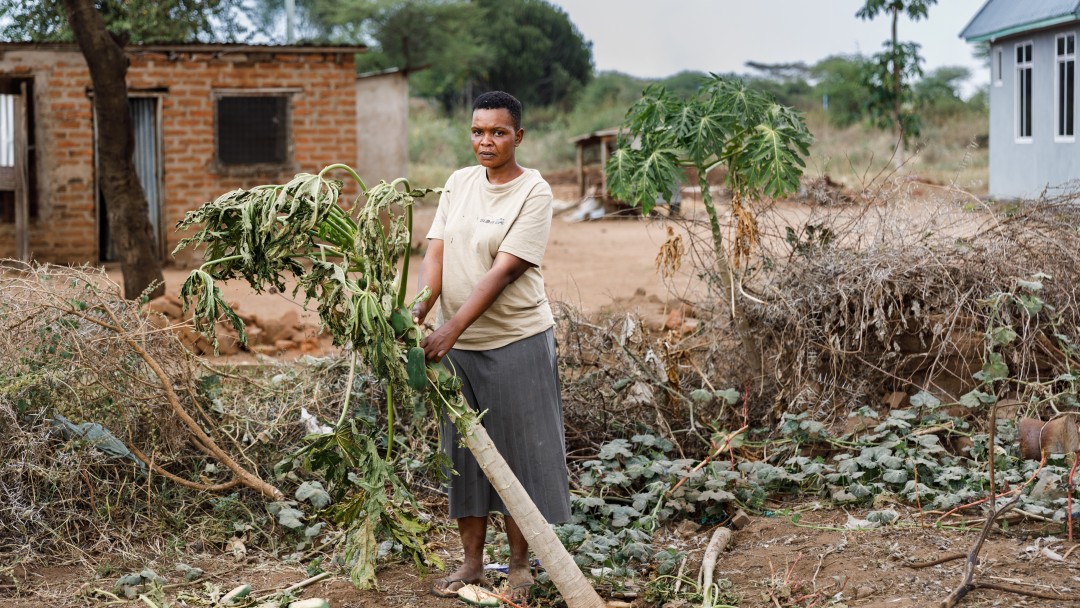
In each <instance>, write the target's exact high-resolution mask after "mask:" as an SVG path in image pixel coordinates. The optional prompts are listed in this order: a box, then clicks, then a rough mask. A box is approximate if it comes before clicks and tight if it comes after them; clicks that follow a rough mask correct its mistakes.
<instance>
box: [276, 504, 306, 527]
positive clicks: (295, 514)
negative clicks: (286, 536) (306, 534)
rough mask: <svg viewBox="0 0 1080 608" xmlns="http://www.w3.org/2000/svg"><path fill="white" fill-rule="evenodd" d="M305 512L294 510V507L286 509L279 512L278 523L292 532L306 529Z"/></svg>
mask: <svg viewBox="0 0 1080 608" xmlns="http://www.w3.org/2000/svg"><path fill="white" fill-rule="evenodd" d="M303 520H304V512H303V511H299V510H297V509H294V508H292V507H284V508H282V509H281V510H279V511H278V512H277V521H278V523H279V524H281V525H283V526H285V527H286V528H289V529H290V530H297V529H299V528H303V527H304V521H303Z"/></svg>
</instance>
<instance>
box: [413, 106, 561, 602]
mask: <svg viewBox="0 0 1080 608" xmlns="http://www.w3.org/2000/svg"><path fill="white" fill-rule="evenodd" d="M471 133H472V147H473V153H474V154H475V155H476V160H477V162H478V163H479V164H478V165H475V166H472V167H467V168H465V169H461V170H459V171H456V172H455V173H454V174H453V175H451V176H450V179H449V180H447V182H446V189H445V190H444V192H443V194H442V197H441V198H440V200H439V208H438V211H437V212H436V215H435V221H434V223H433V224H432V227H431V231H430V232H429V233H428V235H427V238H428V249H427V253H426V254H425V256H424V262H423V265H422V266H421V271H420V288H421V289H422V288H423V287H425V286H426V287H428V288H430V289H431V297H430V298H428V300H427V301H425V302H422V303H420V304H418V305H417V307H416V310H414V311H413V312H414V315H415V316H416V318H417V322H422V321H423V319H424V318H425V317H426V316H427V313H428V311H429V310H430V309H431V307H432V306H433V304H434V303H435V302H436V300H437V301H438V303H439V320H440V322H441V324H440V325H439V326H438V329H436V330H435V331H433V332H432V333H431V334H429V335H428V336H427V337H426V338H424V340H423V341H422V342H421V343H420V345H421V346H422V347H423V348H424V352H425V353H426V355H427V358H428V359H429V360H439V359H442V358H443V357H446V358H447V360H448V361H449V367H450V368H452V369H453V370H454V372H455V373H456V374H457V375H458V376H460V377H461V379H462V381H463V383H464V385H463V387H462V392H463V393H464V395H465V399H466V401H468V403H469V405H470V406H471V407H473V408H474V409H476V410H477V411H481V412H486V413H485V414H484V417H483V423H484V427H485V428H486V429H487V432H488V434H489V435H491V438H492V440H493V441H494V442H495V446H496V447H497V448H498V449H499V453H500V454H502V456H503V457H504V458H505V459H506V461H507V463H508V464H509V465H510V468H511V469H512V470H513V471H514V474H515V475H517V477H518V480H519V481H521V483H522V485H523V486H524V487H525V490H526V491H527V492H528V493H529V496H530V497H531V498H532V499H533V501H534V502H535V503H536V506H537V507H538V508H539V509H540V512H541V513H542V514H543V515H544V517H545V518H546V519H547V521H548V522H550V523H559V522H564V521H567V520H568V519H569V518H570V491H569V484H568V481H567V474H566V454H565V442H564V437H563V424H562V402H561V400H560V397H559V379H558V369H557V367H556V362H555V338H554V329H553V327H554V325H555V321H554V317H553V316H552V314H551V307H550V306H549V305H548V301H547V296H546V295H545V291H544V279H543V277H542V276H541V274H540V269H539V267H540V262H541V261H542V259H543V257H544V250H545V248H546V246H547V239H548V232H549V230H550V228H551V187H550V186H548V184H547V182H545V181H544V178H542V177H541V176H540V173H539V172H537V171H535V170H533V169H526V168H524V167H522V166H521V165H519V164H518V163H517V157H516V151H517V147H518V146H519V145H520V144H521V140H522V138H523V137H524V135H525V131H524V129H522V128H521V102H519V101H518V100H517V99H515V98H514V97H513V96H512V95H509V94H507V93H503V92H501V91H494V92H490V93H484V94H483V95H480V96H479V97H477V98H476V101H475V102H474V103H473V114H472V129H471ZM441 428H442V434H441V437H442V438H441V442H440V443H441V448H442V450H443V451H445V452H446V453H448V454H449V455H450V457H451V459H452V460H453V463H454V471H455V473H456V474H455V475H454V476H452V478H451V480H450V489H449V494H450V517H451V518H453V519H456V520H457V525H458V532H459V534H460V535H461V545H462V549H463V551H464V561H463V563H462V565H461V567H460V568H458V569H457V570H456V571H455V572H453V573H452V574H450V575H449V576H447V577H446V578H443V579H440V580H438V581H436V583H435V585H434V587H433V588H432V593H434V594H435V595H439V596H442V597H456V595H457V591H458V589H460V588H461V587H462V586H464V585H466V584H473V583H481V582H482V581H483V580H484V537H485V533H486V531H487V525H488V515H489V513H493V512H500V513H503V514H504V515H506V507H505V505H503V503H502V500H501V499H500V498H499V496H498V494H496V492H495V490H494V489H493V488H492V487H491V485H490V484H489V483H488V481H487V479H486V478H485V477H484V473H483V471H481V470H480V467H479V465H477V463H476V460H475V459H474V458H473V456H472V454H471V453H470V452H469V450H468V449H466V448H464V447H462V446H461V441H460V438H459V437H458V434H457V429H456V428H455V427H454V425H453V424H452V423H450V422H449V421H448V420H443V421H442V423H441ZM505 523H506V526H505V527H506V536H507V539H508V540H509V543H510V563H509V567H510V571H509V576H508V584H509V593H510V596H511V599H514V600H515V601H520V600H523V599H525V598H526V597H527V596H528V591H529V587H530V586H531V585H532V583H533V578H532V574H531V573H530V570H529V546H528V544H527V542H526V540H525V537H524V536H522V534H521V530H519V529H518V527H517V525H516V524H515V523H514V520H513V518H511V517H509V516H506V518H505Z"/></svg>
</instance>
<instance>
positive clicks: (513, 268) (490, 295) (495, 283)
mask: <svg viewBox="0 0 1080 608" xmlns="http://www.w3.org/2000/svg"><path fill="white" fill-rule="evenodd" d="M439 251H440V258H439V259H440V264H439V269H440V271H441V270H442V264H441V261H442V257H441V253H442V249H441V241H440V250H439ZM424 264H425V265H426V264H427V256H425V257H424ZM532 266H533V265H532V264H530V263H529V262H526V261H525V260H523V259H521V258H519V257H517V256H515V255H512V254H509V253H506V252H504V251H500V252H499V253H498V254H497V255H496V256H495V262H494V263H493V264H492V265H491V270H488V271H487V273H485V274H484V276H483V277H482V278H481V279H480V280H479V281H478V282H477V283H476V286H475V287H473V290H472V292H471V293H470V294H469V297H468V298H466V299H465V303H464V304H462V305H461V308H460V309H459V310H458V311H457V313H455V314H454V316H453V317H451V318H449V319H447V320H446V322H444V323H443V324H442V325H441V326H439V328H438V329H436V330H435V331H434V332H432V333H430V334H429V335H428V336H427V337H426V338H424V339H423V340H422V341H421V342H420V346H422V347H424V353H425V354H426V355H427V358H428V360H429V361H430V360H439V359H442V358H443V357H445V356H446V353H448V352H450V348H451V347H453V346H454V343H455V342H457V339H458V338H459V337H461V334H462V333H464V332H465V330H466V329H468V328H469V326H470V325H472V324H473V322H474V321H476V320H477V319H479V318H480V315H482V314H484V311H486V310H487V309H488V308H490V307H491V305H492V304H493V303H494V302H495V300H496V299H498V297H499V295H501V294H502V292H503V290H504V289H506V287H507V286H508V285H510V284H511V283H513V282H514V281H516V280H518V278H519V277H521V275H523V274H525V271H527V270H528V269H529V268H532ZM424 272H425V273H426V272H427V270H426V269H425V270H424ZM428 285H429V286H431V284H430V283H429V284H428ZM440 286H441V282H440ZM432 299H434V298H432Z"/></svg>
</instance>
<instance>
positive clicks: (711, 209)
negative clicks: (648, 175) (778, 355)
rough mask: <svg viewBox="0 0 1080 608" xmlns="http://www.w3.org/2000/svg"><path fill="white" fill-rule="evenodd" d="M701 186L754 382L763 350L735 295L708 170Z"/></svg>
mask: <svg viewBox="0 0 1080 608" xmlns="http://www.w3.org/2000/svg"><path fill="white" fill-rule="evenodd" d="M698 176H699V177H698V185H699V186H701V201H702V203H704V204H705V211H706V213H708V214H709V231H710V232H711V233H712V239H713V251H714V252H715V254H716V274H717V275H719V278H720V285H721V286H722V287H723V288H724V292H725V294H726V295H727V297H728V298H730V299H729V300H728V304H729V305H730V306H731V320H732V322H733V323H734V324H735V333H737V334H738V335H739V341H740V342H742V346H743V355H744V356H745V359H746V363H747V365H749V366H750V371H751V373H753V375H754V378H755V379H757V378H760V377H761V372H762V369H763V367H764V364H763V363H762V361H761V349H760V348H759V346H758V341H757V338H756V337H755V336H754V332H753V331H752V330H751V329H750V322H749V321H747V320H746V309H745V307H744V306H743V303H742V298H740V297H739V296H738V295H737V294H736V293H735V282H734V280H733V276H734V273H733V272H732V269H731V265H730V264H728V259H727V255H725V253H724V235H723V234H722V233H721V232H720V218H719V217H718V216H717V215H716V206H715V205H714V204H713V200H712V195H711V194H709V180H708V177H707V176H706V175H705V169H704V167H698Z"/></svg>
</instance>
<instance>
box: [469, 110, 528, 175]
mask: <svg viewBox="0 0 1080 608" xmlns="http://www.w3.org/2000/svg"><path fill="white" fill-rule="evenodd" d="M524 134H525V131H524V130H522V129H517V130H515V129H514V121H513V119H511V118H510V111H509V110H507V109H505V108H499V109H497V110H474V111H473V118H472V148H473V154H475V155H476V160H477V162H479V163H480V164H481V165H483V166H484V167H487V168H488V169H501V168H503V167H505V166H507V165H514V164H516V163H517V159H516V158H515V155H514V153H515V150H516V148H517V146H518V144H520V143H521V138H522V136H523V135H524Z"/></svg>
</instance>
